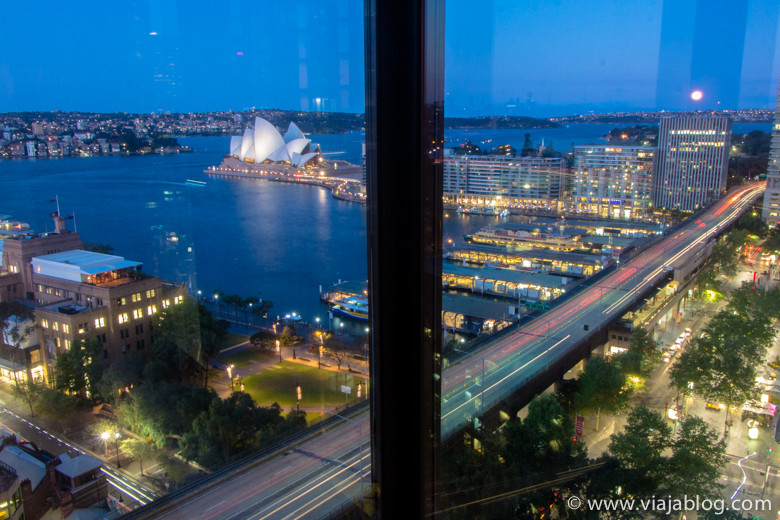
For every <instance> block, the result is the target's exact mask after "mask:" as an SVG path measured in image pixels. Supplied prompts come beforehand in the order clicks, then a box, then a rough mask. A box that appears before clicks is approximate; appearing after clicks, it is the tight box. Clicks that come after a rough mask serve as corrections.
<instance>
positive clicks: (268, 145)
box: [255, 117, 289, 163]
mask: <svg viewBox="0 0 780 520" xmlns="http://www.w3.org/2000/svg"><path fill="white" fill-rule="evenodd" d="M279 148H284V139H282V134H280V133H279V131H278V130H277V129H276V127H275V126H274V125H272V124H271V123H269V122H268V121H266V120H265V119H263V118H261V117H257V118H255V162H256V163H261V162H263V161H265V160H266V159H270V160H272V161H276V160H284V159H289V158H288V157H285V158H284V159H275V158H274V157H271V156H272V155H274V156H276V155H278V154H276V153H275V152H277V151H278V150H279Z"/></svg>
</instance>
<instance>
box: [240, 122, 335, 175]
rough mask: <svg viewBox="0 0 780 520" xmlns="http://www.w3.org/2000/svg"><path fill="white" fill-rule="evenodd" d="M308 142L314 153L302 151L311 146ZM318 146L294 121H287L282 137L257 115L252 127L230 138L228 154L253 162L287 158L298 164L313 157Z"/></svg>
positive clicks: (286, 159) (283, 160)
mask: <svg viewBox="0 0 780 520" xmlns="http://www.w3.org/2000/svg"><path fill="white" fill-rule="evenodd" d="M312 146H313V147H314V153H304V152H308V151H309V150H311V149H312ZM319 150H320V147H319V145H312V143H311V140H310V139H306V138H305V137H304V136H303V132H301V129H300V128H298V126H297V125H296V124H295V123H290V125H289V126H288V127H287V132H286V133H285V134H284V137H282V134H280V133H279V131H278V130H277V129H276V127H275V126H274V125H272V124H271V123H270V122H268V121H266V120H265V119H263V118H261V117H258V118H255V128H254V130H250V129H248V128H247V129H246V130H244V135H243V136H233V137H231V138H230V154H231V155H235V156H237V157H238V158H239V159H241V160H242V161H252V162H255V163H262V162H263V161H266V160H268V161H273V162H285V161H289V162H290V163H292V164H293V165H295V166H296V167H298V168H300V167H301V166H303V165H304V164H306V163H307V162H309V161H311V160H312V159H313V158H314V157H316V156H317V155H318V152H319Z"/></svg>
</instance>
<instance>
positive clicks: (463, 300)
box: [441, 292, 513, 321]
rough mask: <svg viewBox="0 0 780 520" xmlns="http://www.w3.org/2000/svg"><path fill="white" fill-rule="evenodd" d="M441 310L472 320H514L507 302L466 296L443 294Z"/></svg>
mask: <svg viewBox="0 0 780 520" xmlns="http://www.w3.org/2000/svg"><path fill="white" fill-rule="evenodd" d="M441 308H442V310H443V311H444V312H454V313H456V314H462V315H464V316H470V317H472V318H481V319H487V320H497V321H500V320H504V319H512V318H513V317H512V315H511V314H510V313H509V305H508V304H507V303H506V302H494V301H491V300H486V299H484V298H478V297H475V296H468V295H465V294H452V293H448V292H443V293H441Z"/></svg>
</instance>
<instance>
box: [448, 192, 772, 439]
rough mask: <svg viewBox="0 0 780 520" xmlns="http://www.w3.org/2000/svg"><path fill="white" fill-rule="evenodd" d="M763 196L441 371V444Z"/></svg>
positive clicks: (691, 229) (731, 205)
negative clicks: (586, 328)
mask: <svg viewBox="0 0 780 520" xmlns="http://www.w3.org/2000/svg"><path fill="white" fill-rule="evenodd" d="M762 191H763V186H761V185H752V186H748V187H742V188H740V189H737V190H733V191H732V192H730V193H729V194H728V195H727V197H726V198H724V199H722V200H721V201H720V202H718V203H717V204H715V205H714V206H713V207H712V208H710V209H709V210H708V211H707V212H706V213H705V214H703V215H702V216H701V217H700V218H698V219H696V220H694V221H692V222H690V223H688V224H687V225H686V226H684V227H683V228H681V229H679V230H677V232H675V233H674V235H673V236H671V237H667V238H666V239H665V240H663V241H662V242H660V243H659V244H657V245H655V246H653V247H651V248H650V249H648V250H647V251H645V252H643V253H641V254H640V255H638V256H637V257H636V258H634V259H633V260H631V261H630V262H629V263H628V264H627V265H625V266H622V267H620V268H619V269H617V270H615V271H614V272H613V273H611V274H609V275H608V276H606V277H605V278H603V279H601V281H599V282H598V284H597V285H595V286H593V287H590V288H589V289H587V290H584V291H582V292H581V293H580V294H578V295H577V296H575V297H574V298H572V299H570V300H568V301H567V302H565V303H563V304H561V305H560V306H558V307H556V308H554V309H553V310H551V311H548V312H546V313H545V314H543V315H542V316H540V317H539V318H537V319H536V320H534V321H533V322H532V323H530V324H529V325H527V326H525V327H523V328H521V329H519V330H517V331H515V332H514V333H512V334H509V335H507V336H504V337H501V338H498V339H496V340H494V341H492V342H488V343H486V344H485V345H484V346H482V347H481V348H480V349H479V351H478V352H474V353H473V355H471V356H468V357H466V358H461V360H460V361H459V362H458V363H456V364H453V365H451V366H450V367H448V369H447V370H445V372H444V375H443V380H442V395H443V398H442V408H441V415H442V425H441V436H442V439H446V438H448V437H449V436H450V435H452V434H454V433H455V432H457V431H459V430H460V429H462V428H463V426H465V425H466V424H468V423H470V422H471V421H473V419H474V417H476V416H478V415H481V413H482V411H483V410H485V409H488V408H490V407H491V406H493V405H494V404H497V403H500V402H501V400H502V399H503V398H505V397H506V396H508V395H510V394H512V393H513V392H515V391H517V390H518V389H519V388H521V387H522V386H523V385H524V384H526V382H527V381H529V380H531V379H533V378H534V377H535V376H536V375H537V374H538V373H539V372H541V371H543V370H547V369H548V368H549V366H550V365H551V364H552V363H554V362H555V361H557V360H558V359H560V358H561V357H563V356H564V355H565V354H567V353H568V351H569V350H570V349H571V348H573V347H574V346H575V345H577V344H579V343H580V342H581V341H582V340H584V339H586V338H587V337H588V336H589V335H590V334H593V333H594V332H595V330H596V329H597V328H598V326H600V325H602V324H605V323H608V322H610V321H612V320H614V319H615V318H616V317H617V316H620V315H622V314H623V313H625V312H626V311H627V310H628V309H629V308H630V307H631V306H632V305H633V304H634V302H635V300H636V299H637V298H638V297H639V296H640V295H641V294H642V293H643V291H645V290H647V289H648V288H649V287H651V286H653V285H654V284H655V283H657V282H658V281H659V280H660V279H661V278H663V277H664V276H666V275H667V274H668V273H667V271H668V270H670V269H673V268H678V267H681V266H683V265H685V263H686V262H687V261H688V260H689V259H690V257H691V256H693V255H694V254H696V253H697V252H699V251H700V250H701V249H703V248H704V246H706V244H707V242H708V241H709V240H711V239H712V238H714V237H715V236H716V235H717V234H718V233H719V232H720V229H721V228H722V227H725V226H727V225H728V224H729V223H731V222H732V221H733V220H735V219H737V218H738V217H739V215H740V214H741V213H742V211H744V209H745V208H746V207H747V205H748V204H750V203H751V202H752V200H753V199H754V198H755V197H756V196H758V195H759V194H760V193H761V192H762ZM586 326H587V327H588V330H585V327H586Z"/></svg>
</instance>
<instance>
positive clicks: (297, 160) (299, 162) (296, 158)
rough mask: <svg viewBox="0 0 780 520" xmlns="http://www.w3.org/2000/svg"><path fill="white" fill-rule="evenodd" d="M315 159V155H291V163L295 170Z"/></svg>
mask: <svg viewBox="0 0 780 520" xmlns="http://www.w3.org/2000/svg"><path fill="white" fill-rule="evenodd" d="M315 157H317V154H316V153H306V154H303V155H301V154H299V153H294V154H292V163H293V165H294V166H295V167H296V168H300V167H301V166H303V165H304V164H306V163H307V162H309V161H311V160H312V159H314V158H315Z"/></svg>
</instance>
